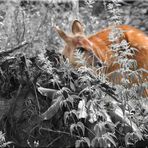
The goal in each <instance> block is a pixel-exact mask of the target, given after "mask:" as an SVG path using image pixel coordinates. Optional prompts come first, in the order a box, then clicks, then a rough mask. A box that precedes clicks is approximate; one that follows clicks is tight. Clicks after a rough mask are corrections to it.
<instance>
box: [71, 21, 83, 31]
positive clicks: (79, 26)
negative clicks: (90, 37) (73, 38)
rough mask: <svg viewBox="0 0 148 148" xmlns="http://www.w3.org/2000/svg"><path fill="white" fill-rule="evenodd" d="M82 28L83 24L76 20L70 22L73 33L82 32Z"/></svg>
mask: <svg viewBox="0 0 148 148" xmlns="http://www.w3.org/2000/svg"><path fill="white" fill-rule="evenodd" d="M83 29H84V27H83V25H82V24H81V23H80V22H79V21H78V20H74V21H73V23H72V33H73V34H76V33H80V34H83V33H84V31H83Z"/></svg>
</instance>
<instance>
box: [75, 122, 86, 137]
mask: <svg viewBox="0 0 148 148" xmlns="http://www.w3.org/2000/svg"><path fill="white" fill-rule="evenodd" d="M77 126H78V127H79V128H80V129H81V130H82V132H83V135H84V134H85V127H84V124H83V123H82V122H78V123H77Z"/></svg>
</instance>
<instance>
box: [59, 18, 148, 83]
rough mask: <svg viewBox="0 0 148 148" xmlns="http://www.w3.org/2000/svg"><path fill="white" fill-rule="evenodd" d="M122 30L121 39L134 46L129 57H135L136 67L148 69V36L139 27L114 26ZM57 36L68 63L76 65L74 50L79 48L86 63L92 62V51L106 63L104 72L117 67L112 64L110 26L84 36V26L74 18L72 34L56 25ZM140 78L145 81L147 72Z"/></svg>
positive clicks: (111, 70) (117, 67)
mask: <svg viewBox="0 0 148 148" xmlns="http://www.w3.org/2000/svg"><path fill="white" fill-rule="evenodd" d="M116 27H117V28H118V29H120V30H122V31H123V35H122V38H120V39H118V42H119V40H120V41H121V39H124V40H126V41H127V42H128V43H129V45H130V47H134V48H136V49H137V50H136V51H134V53H135V54H134V55H133V56H129V58H130V59H135V60H136V62H137V69H141V68H142V69H145V70H146V71H147V70H148V36H147V35H146V34H145V33H143V32H142V31H140V30H139V29H137V28H135V27H132V26H128V25H119V26H116ZM56 30H57V32H58V34H59V36H60V37H61V38H62V39H63V40H64V41H65V48H64V50H63V55H64V56H65V57H66V58H68V59H69V61H70V63H71V64H72V65H74V66H77V65H78V63H77V62H76V57H75V52H76V51H77V50H80V52H81V53H83V57H84V58H85V60H86V61H87V63H88V64H90V65H91V64H92V63H93V62H94V58H93V56H91V57H90V53H93V54H94V55H95V57H97V59H98V61H102V62H104V63H106V65H107V70H106V73H111V72H113V71H115V70H118V69H119V64H114V61H115V58H113V57H114V56H113V54H114V53H113V51H112V50H111V49H110V45H111V44H112V42H111V41H110V40H109V34H110V33H111V29H110V28H106V29H103V30H101V31H99V32H97V33H96V34H94V35H90V36H88V37H87V36H86V35H85V34H84V27H83V25H82V24H81V23H80V22H79V21H78V20H74V21H73V23H72V34H67V33H65V32H64V31H63V30H61V29H60V28H58V27H56ZM142 77H143V78H142V80H143V81H145V80H146V78H147V77H148V73H147V72H144V74H143V75H142Z"/></svg>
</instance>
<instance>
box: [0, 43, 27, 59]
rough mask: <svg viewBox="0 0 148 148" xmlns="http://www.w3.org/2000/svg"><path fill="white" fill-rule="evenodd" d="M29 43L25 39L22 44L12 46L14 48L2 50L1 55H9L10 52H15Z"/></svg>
mask: <svg viewBox="0 0 148 148" xmlns="http://www.w3.org/2000/svg"><path fill="white" fill-rule="evenodd" d="M28 44H29V43H28V42H26V41H24V42H22V43H21V44H19V45H17V46H16V47H14V48H12V49H9V50H7V51H4V50H2V52H0V57H3V56H8V55H9V54H10V53H13V52H14V51H16V50H18V49H20V48H22V47H24V46H25V45H28Z"/></svg>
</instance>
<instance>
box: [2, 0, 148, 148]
mask: <svg viewBox="0 0 148 148" xmlns="http://www.w3.org/2000/svg"><path fill="white" fill-rule="evenodd" d="M115 2H117V1H115V0H112V1H110V2H108V1H107V2H106V1H97V0H96V1H95V0H94V1H92V0H87V1H83V0H82V1H74V2H73V1H66V2H64V1H61V2H57V3H55V2H53V1H49V2H46V1H44V2H42V1H28V0H21V1H9V0H8V1H1V2H0V7H1V10H0V29H1V32H0V34H1V38H0V45H1V50H0V146H1V147H9V146H10V147H15V148H17V147H18V148H20V147H31V148H32V147H49V148H52V147H63V148H65V147H98V148H113V147H120V148H121V147H122V148H123V147H125V148H129V147H133V148H134V147H146V146H147V145H148V139H147V137H148V133H147V129H148V107H147V106H148V105H147V104H148V101H147V99H146V98H145V97H143V96H142V93H143V92H144V91H145V88H147V82H143V83H142V84H141V85H140V86H135V85H133V86H132V87H130V89H129V83H130V82H128V80H127V79H126V77H125V78H124V79H123V81H122V83H121V84H118V85H116V84H112V83H111V82H109V81H108V78H107V77H108V76H107V75H105V74H103V73H102V74H100V75H97V74H96V73H94V71H93V70H92V68H91V67H87V66H86V64H85V61H83V60H82V55H81V54H80V53H77V55H76V56H77V59H78V62H80V63H81V64H82V65H83V66H81V67H80V68H79V69H76V68H74V67H72V65H71V64H70V63H69V61H68V60H67V59H65V57H63V55H61V53H60V50H61V49H62V48H63V44H62V42H61V40H60V39H59V37H58V35H57V33H56V32H55V30H54V26H56V25H57V26H62V28H64V29H65V30H69V28H68V26H70V25H68V26H67V24H70V23H71V22H72V20H73V19H75V18H76V17H78V18H79V19H82V20H83V22H84V23H85V25H86V26H85V27H86V28H88V29H87V30H86V31H87V34H89V33H90V32H95V31H96V30H99V29H101V28H103V27H105V26H107V25H108V24H109V22H112V21H113V22H116V23H119V22H118V20H120V21H121V18H122V17H123V16H124V17H123V20H122V21H124V22H125V23H128V24H132V25H135V26H137V27H139V28H140V29H142V30H145V32H147V31H148V29H147V28H146V27H147V26H148V25H146V24H147V23H148V16H147V15H148V10H147V5H148V3H147V2H146V1H143V2H139V1H137V2H136V1H135V2H134V1H133V2H128V1H120V5H121V10H120V13H117V12H118V9H116V14H113V13H114V11H113V10H115V7H116V6H117V5H111V4H115ZM112 6H113V7H112ZM125 8H126V10H127V11H126V12H123V11H122V10H124V9H125ZM131 8H132V10H131ZM139 10H141V11H139ZM104 13H105V14H104ZM110 15H114V16H116V17H115V18H113V19H111V20H110V19H109V18H110V17H109V16H110ZM88 20H89V21H88ZM134 21H135V22H134ZM90 22H91V23H90ZM114 29H116V28H113V29H112V30H113V31H112V34H111V35H110V40H112V41H114V40H113V39H114V38H112V37H113V36H115V34H114V33H115V31H114ZM118 32H119V30H118ZM115 37H116V36H115ZM120 47H121V48H126V49H128V51H129V52H131V51H133V50H134V49H132V48H129V46H128V43H127V42H125V41H123V42H121V44H120ZM111 48H112V50H115V51H117V49H118V48H119V46H118V48H117V46H116V44H115V43H113V44H112V47H111ZM128 54H129V53H128V52H126V53H125V55H124V57H126V58H127V56H128ZM116 56H118V57H119V58H118V61H117V62H119V63H120V64H121V71H119V74H123V73H124V71H123V69H124V70H125V71H126V70H128V68H129V67H128V64H127V63H128V62H129V63H130V62H131V63H133V64H135V62H134V61H128V59H126V63H124V62H125V60H123V57H122V56H120V55H118V52H117V54H116ZM126 64H127V65H126ZM122 65H123V67H122ZM99 68H102V67H101V66H100V67H99ZM122 68H123V69H122ZM122 72H123V73H122ZM139 74H141V73H140V72H139V73H137V72H136V71H135V72H134V75H138V76H139ZM116 76H117V75H115V76H114V77H115V78H116Z"/></svg>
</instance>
